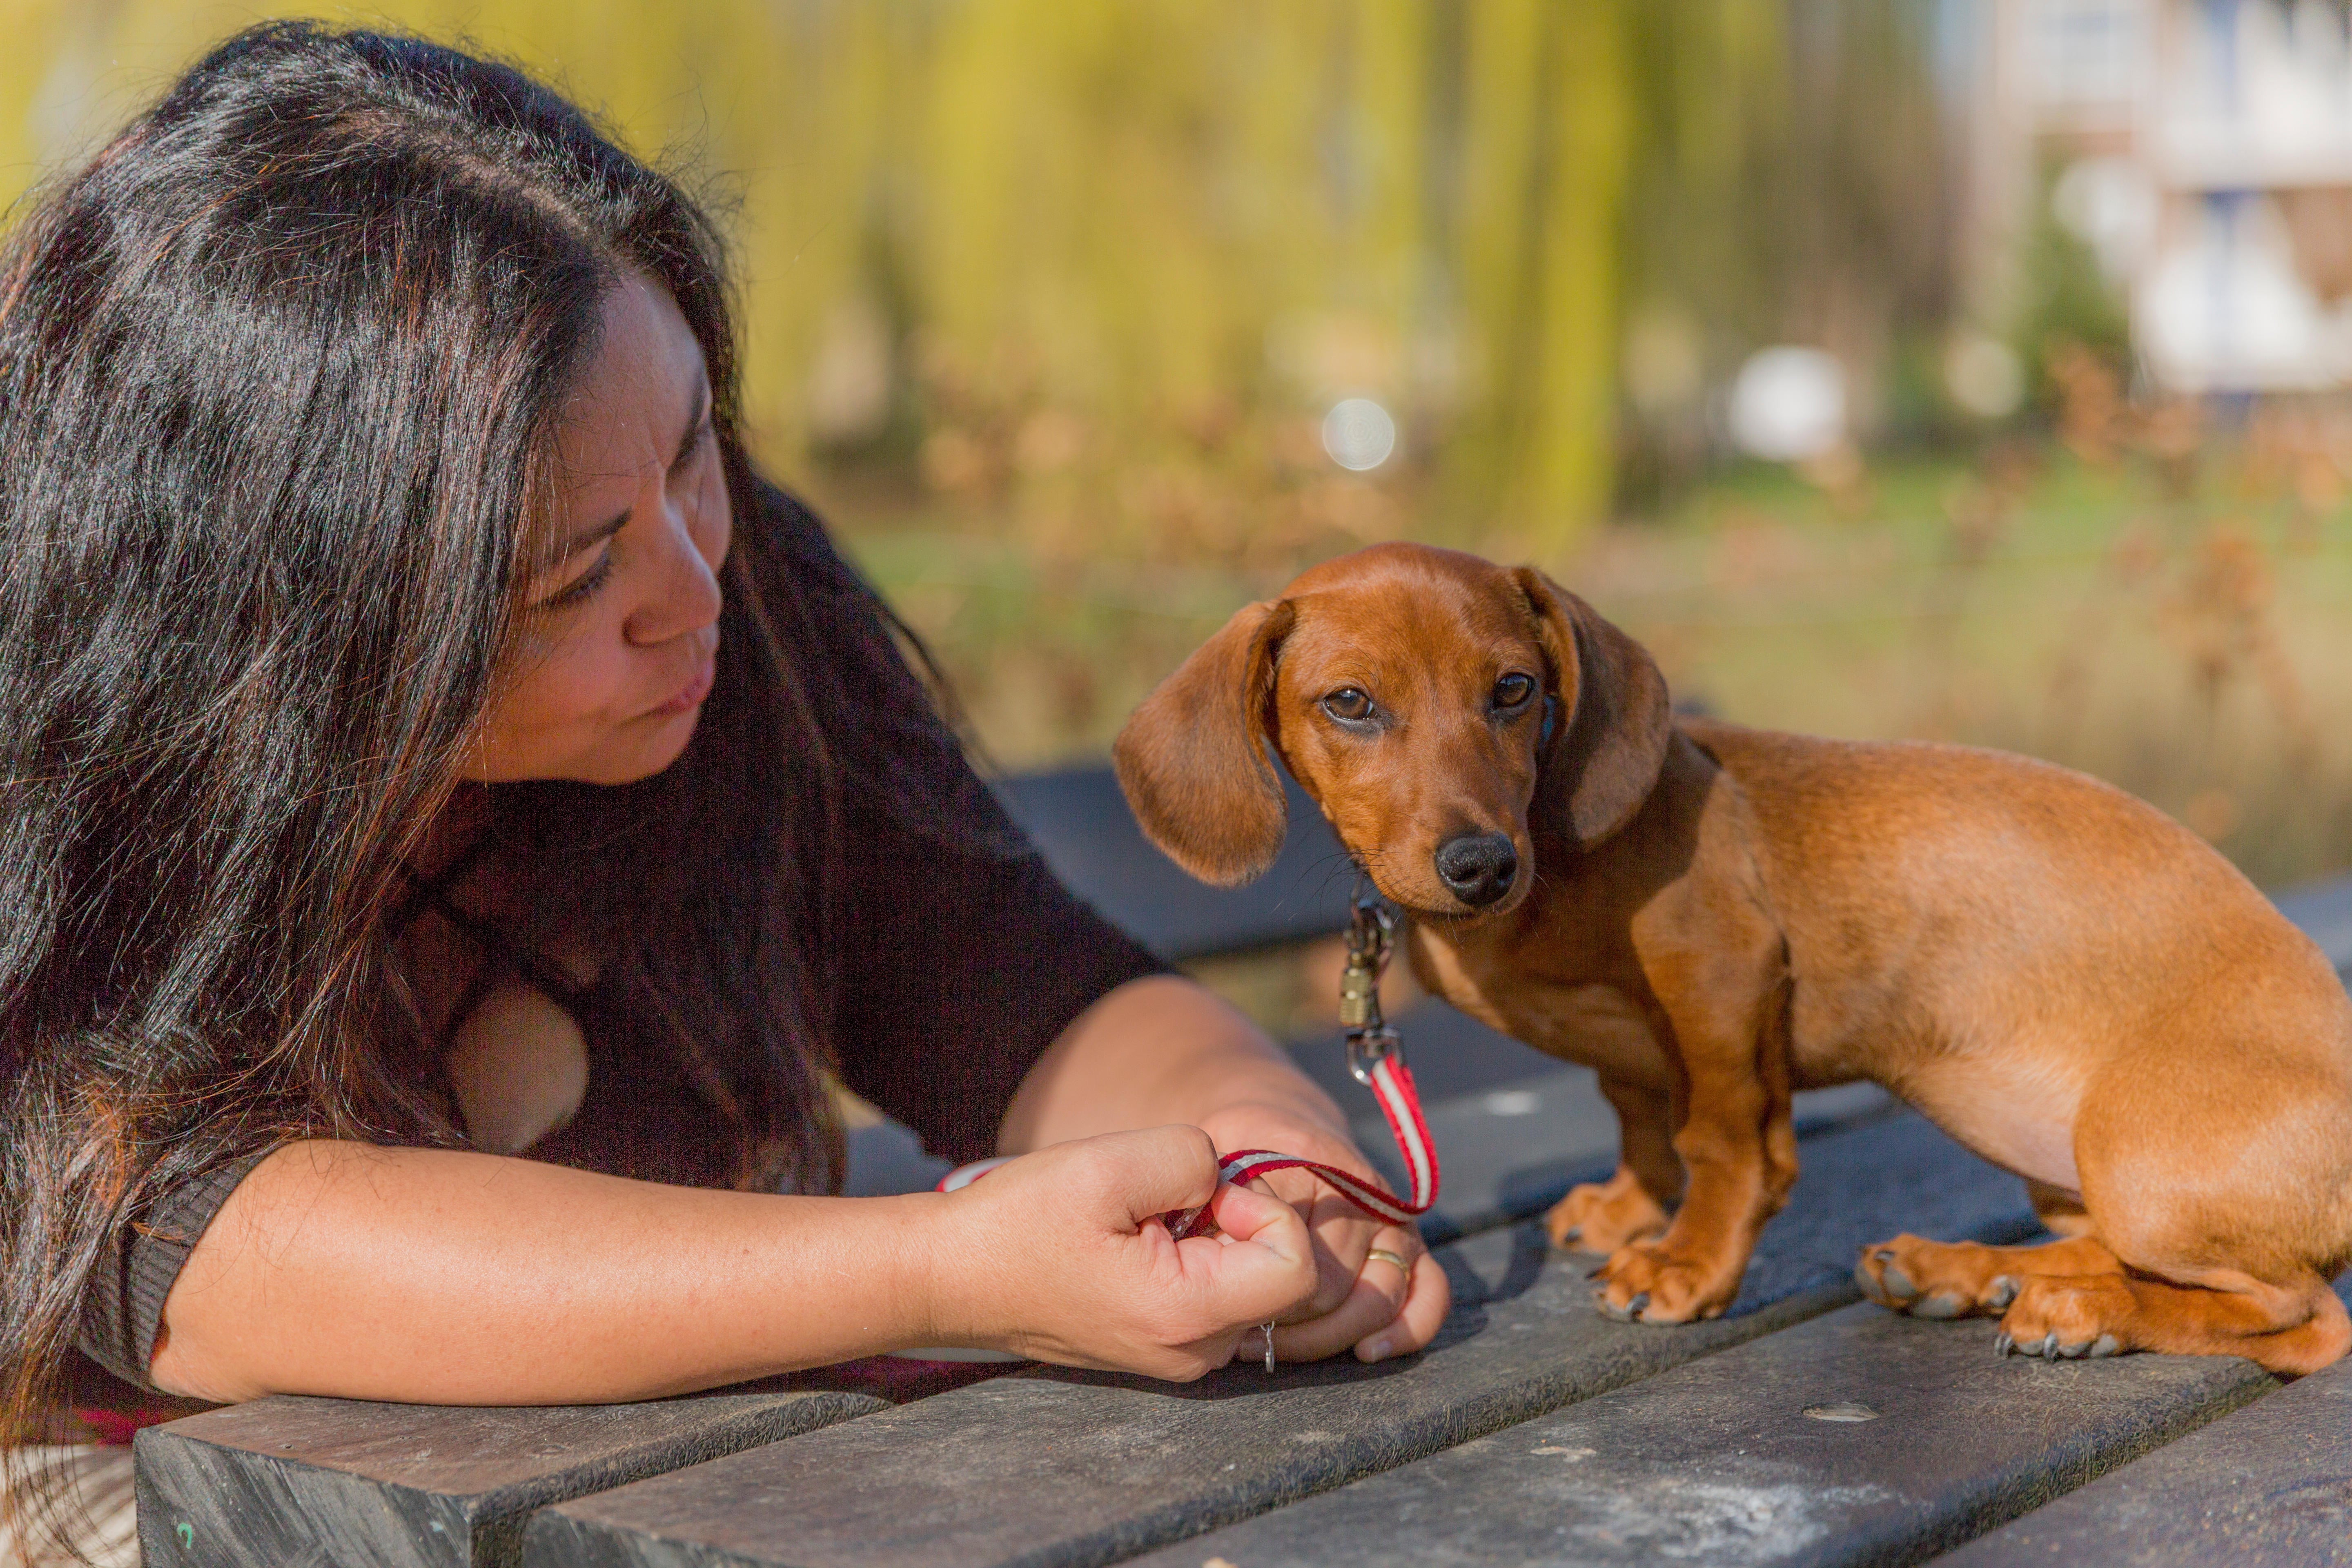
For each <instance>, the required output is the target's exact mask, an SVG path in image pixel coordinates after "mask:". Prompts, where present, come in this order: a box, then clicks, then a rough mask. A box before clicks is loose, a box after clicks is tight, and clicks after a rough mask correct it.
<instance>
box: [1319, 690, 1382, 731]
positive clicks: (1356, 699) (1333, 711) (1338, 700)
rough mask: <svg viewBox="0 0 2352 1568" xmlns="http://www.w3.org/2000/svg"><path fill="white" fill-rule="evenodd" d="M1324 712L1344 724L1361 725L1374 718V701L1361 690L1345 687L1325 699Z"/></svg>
mask: <svg viewBox="0 0 2352 1568" xmlns="http://www.w3.org/2000/svg"><path fill="white" fill-rule="evenodd" d="M1323 711H1324V712H1326V713H1328V714H1329V715H1331V717H1332V718H1334V719H1337V720H1339V721H1341V722H1342V723H1348V724H1357V723H1361V722H1362V721H1364V720H1367V719H1369V718H1370V717H1371V716H1372V700H1371V699H1370V697H1368V696H1366V695H1365V694H1364V693H1363V691H1362V690H1361V689H1359V688H1356V687H1353V686H1343V687H1341V688H1339V690H1337V691H1334V692H1333V693H1331V695H1330V696H1328V697H1326V698H1325V699H1323Z"/></svg>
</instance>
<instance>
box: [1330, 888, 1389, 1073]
mask: <svg viewBox="0 0 2352 1568" xmlns="http://www.w3.org/2000/svg"><path fill="white" fill-rule="evenodd" d="M1395 946H1396V911H1395V910H1391V909H1390V908H1389V906H1388V904H1387V902H1386V901H1385V900H1382V899H1381V897H1380V895H1379V894H1377V893H1370V892H1368V891H1367V889H1366V887H1365V885H1364V883H1363V882H1362V881H1359V882H1358V884H1357V888H1356V897H1355V910H1354V912H1353V914H1352V915H1351V916H1350V917H1349V921H1348V962H1347V964H1346V966H1345V967H1344V968H1342V969H1341V970H1340V971H1339V1026H1340V1027H1342V1028H1344V1029H1345V1030H1347V1032H1348V1072H1349V1076H1350V1077H1352V1078H1353V1079H1355V1080H1356V1081H1357V1082H1358V1083H1360V1084H1362V1085H1364V1086H1365V1087H1367V1088H1370V1086H1371V1081H1372V1069H1373V1068H1376V1067H1378V1066H1380V1065H1381V1062H1383V1061H1386V1060H1387V1059H1388V1058H1391V1057H1393V1056H1396V1055H1397V1054H1398V1053H1399V1052H1400V1051H1402V1049H1403V1047H1402V1045H1401V1044H1400V1043H1399V1042H1398V1039H1397V1033H1396V1031H1395V1030H1394V1029H1391V1028H1390V1027H1389V1026H1388V1020H1387V1019H1386V1018H1383V1017H1382V1016H1381V975H1382V974H1383V973H1387V970H1388V966H1389V956H1390V954H1391V952H1392V951H1393V950H1394V948H1395Z"/></svg>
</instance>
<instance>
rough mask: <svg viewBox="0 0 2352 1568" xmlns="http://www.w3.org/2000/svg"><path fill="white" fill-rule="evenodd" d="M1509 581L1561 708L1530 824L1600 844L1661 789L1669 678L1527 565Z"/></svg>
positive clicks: (1636, 646) (1669, 723) (1670, 717)
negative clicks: (1530, 614)
mask: <svg viewBox="0 0 2352 1568" xmlns="http://www.w3.org/2000/svg"><path fill="white" fill-rule="evenodd" d="M1511 575H1512V577H1513V579H1514V580H1516V581H1517V584H1518V585H1519V592H1521V593H1522V594H1524V595H1527V600H1528V608H1529V609H1531V610H1533V611H1534V612H1535V616H1536V624H1537V625H1538V626H1540V627H1541V628H1542V631H1543V643H1544V654H1545V657H1546V658H1549V660H1550V662H1551V667H1552V668H1551V679H1552V683H1553V685H1552V693H1553V696H1554V699H1555V700H1557V701H1558V703H1559V709H1558V710H1557V711H1556V712H1555V713H1553V714H1552V715H1551V719H1550V731H1551V732H1550V738H1549V740H1548V741H1547V742H1545V743H1544V752H1543V755H1542V756H1541V757H1540V758H1538V768H1539V772H1538V776H1537V779H1536V798H1535V803H1534V805H1531V806H1530V807H1529V808H1528V826H1530V827H1531V828H1533V829H1535V830H1537V831H1538V832H1545V831H1548V832H1549V833H1551V834H1553V835H1556V836H1557V837H1561V838H1565V839H1567V840H1568V841H1569V842H1570V843H1571V844H1574V845H1576V846H1578V847H1587V846H1590V845H1593V844H1598V843H1600V842H1601V840H1602V839H1604V838H1606V837H1609V836H1610V835H1611V834H1612V833H1614V832H1616V831H1617V830H1618V829H1619V828H1621V827H1622V826H1625V824H1626V822H1627V821H1628V820H1629V819H1631V818H1632V816H1633V813H1634V811H1635V810H1636V809H1637V808H1639V807H1640V805H1641V804H1642V802H1643V800H1645V799H1647V798H1648V797H1649V794H1650V791H1651V789H1652V788H1653V787H1654V785H1655V784H1657V782H1658V770H1659V769H1660V768H1661V767H1663V766H1664V763H1665V759H1666V742H1668V741H1669V740H1670V739H1672V737H1673V734H1674V722H1675V719H1674V710H1673V707H1672V706H1671V704H1670V703H1669V702H1668V701H1667V699H1666V678H1665V677H1664V675H1662V674H1660V673H1659V670H1658V666H1657V664H1656V661H1654V659H1652V658H1650V656H1649V654H1648V652H1647V651H1645V650H1644V649H1643V647H1642V645H1641V644H1640V643H1637V642H1635V641H1634V640H1633V638H1632V637H1627V636H1626V635H1625V634H1624V633H1623V632H1621V631H1619V630H1618V629H1617V628H1616V627H1615V626H1611V625H1610V624H1609V623H1608V622H1607V621H1604V620H1602V619H1601V616H1600V614H1599V612H1597V611H1595V610H1594V609H1593V607H1592V606H1591V605H1588V604H1586V603H1585V602H1584V601H1583V600H1581V599H1580V598H1578V597H1577V596H1576V595H1573V594H1571V593H1570V592H1569V591H1568V590H1567V589H1565V588H1563V587H1561V586H1560V585H1559V584H1557V583H1554V582H1553V581H1552V580H1551V579H1550V578H1549V577H1546V576H1545V575H1544V574H1542V573H1540V572H1538V571H1537V570H1536V569H1535V568H1534V567H1532V566H1522V567H1520V568H1519V569H1518V570H1517V571H1516V572H1514V573H1512V574H1511ZM1571 703H1572V704H1573V705H1574V706H1573V707H1571V706H1570V704H1571Z"/></svg>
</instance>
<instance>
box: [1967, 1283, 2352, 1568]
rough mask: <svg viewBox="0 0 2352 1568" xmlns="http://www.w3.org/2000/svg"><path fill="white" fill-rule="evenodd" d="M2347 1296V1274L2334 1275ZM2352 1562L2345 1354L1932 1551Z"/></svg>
mask: <svg viewBox="0 0 2352 1568" xmlns="http://www.w3.org/2000/svg"><path fill="white" fill-rule="evenodd" d="M2336 1294H2337V1295H2339V1296H2343V1297H2345V1298H2346V1299H2347V1300H2352V1275H2347V1276H2346V1277H2345V1278H2344V1279H2339V1280H2337V1281H2336ZM1946 1564H1948V1565H1949V1568H2052V1565H2053V1564H2054V1565H2060V1568H2093V1565H2097V1568H2347V1565H2352V1361H2341V1362H2337V1363H2336V1364H2335V1365H2334V1366H2331V1367H2329V1368H2327V1369H2326V1371H2325V1372H2320V1373H2314V1374H2313V1375H2312V1376H2309V1377H2305V1378H2301V1379H2298V1380H2297V1381H2295V1382H2294V1383H2292V1384H2288V1385H2287V1386H2286V1387H2285V1388H2284V1389H2282V1390H2280V1391H2279V1392H2278V1393H2276V1394H2272V1395H2271V1396H2270V1397H2268V1398H2267V1399H2264V1400H2263V1402H2262V1403H2261V1404H2259V1405H2254V1406H2252V1408H2251V1409H2246V1410H2241V1411H2238V1412H2236V1413H2235V1414H2232V1415H2225V1416H2223V1417H2222V1418H2221V1420H2219V1421H2216V1422H2214V1423H2213V1424H2212V1425H2211V1426H2208V1427H2206V1428H2204V1429H2203V1430H2202V1431H2200V1432H2196V1433H2193V1434H2191V1435H2190V1436H2186V1437H2183V1438H2182V1439H2180V1441H2179V1442H2177V1443H2174V1444H2172V1445H2170V1446H2169V1447H2163V1448H2159V1449H2158V1450H2157V1451H2156V1452H2155V1453H2153V1454H2150V1455H2148V1456H2147V1458H2144V1459H2139V1460H2137V1461H2135V1462H2134V1463H2132V1464H2128V1465H2126V1466H2124V1467H2123V1468H2120V1469H2118V1470H2116V1471H2115V1472H2113V1473H2112V1474H2110V1475H2106V1476H2104V1477H2102V1478H2100V1479H2098V1480H2095V1481H2094V1482H2092V1483H2091V1484H2090V1485H2089V1486H2086V1487H2084V1489H2082V1490H2080V1491H2078V1492H2074V1493H2072V1494H2071V1495H2069V1496H2066V1497H2063V1498H2061V1499H2059V1500H2057V1501H2055V1502H2053V1503H2052V1504H2050V1505H2049V1506H2048V1507H2047V1508H2044V1509H2042V1510H2038V1511H2036V1512H2033V1513H2030V1514H2027V1515H2026V1516H2025V1517H2024V1518H2022V1519H2021V1520H2019V1521H2016V1522H2015V1523H2013V1524H2011V1525H2008V1526H2006V1527H2005V1528H2003V1529H2000V1530H1997V1531H1993V1532H1992V1533H1991V1534H1990V1535H1988V1536H1986V1537H1984V1538H1983V1539H1982V1540H1979V1541H1977V1542H1973V1543H1971V1544H1970V1545H1968V1546H1964V1547H1962V1548H1961V1549H1960V1550H1959V1551H1958V1552H1954V1553H1952V1554H1951V1555H1950V1556H1948V1557H1944V1558H1941V1559H1938V1562H1937V1568H1944V1565H1946Z"/></svg>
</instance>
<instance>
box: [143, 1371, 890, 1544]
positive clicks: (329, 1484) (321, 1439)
mask: <svg viewBox="0 0 2352 1568" xmlns="http://www.w3.org/2000/svg"><path fill="white" fill-rule="evenodd" d="M887 1408H888V1405H887V1402H886V1401H883V1400H881V1399H877V1398H875V1397H873V1396H871V1395H869V1394H846V1393H837V1392H824V1393H805V1392H789V1393H749V1394H747V1393H721V1394H696V1395H690V1396H688V1397H686V1398H682V1399H665V1400H656V1401H651V1402H648V1403H645V1404H639V1405H577V1406H566V1405H559V1406H551V1407H546V1408H532V1409H519V1410H501V1409H464V1408H452V1407H442V1406H436V1405H377V1404H371V1403H367V1402H363V1401H358V1400H342V1399H305V1398H275V1399H262V1400H256V1401H254V1402H253V1403H252V1404H249V1405H228V1406H225V1407H224V1408H222V1409H219V1410H212V1411H207V1412H205V1414H203V1415H192V1416H188V1417H186V1418H185V1419H184V1420H179V1421H174V1422H171V1423H169V1424H168V1425H165V1426H152V1427H149V1428H148V1429H147V1430H146V1431H143V1432H142V1433H140V1434H139V1437H138V1442H137V1445H136V1453H137V1459H138V1475H139V1533H140V1549H141V1551H142V1553H143V1554H144V1557H145V1561H146V1563H147V1565H148V1568H257V1565H258V1564H269V1565H271V1568H451V1565H455V1564H476V1565H481V1568H506V1565H510V1564H513V1563H518V1562H520V1550H521V1531H522V1524H523V1521H524V1520H525V1519H526V1517H527V1516H528V1515H529V1514H530V1511H531V1510H534V1509H537V1508H540V1507H542V1506H544V1505H545V1504H548V1503H551V1502H559V1501H562V1500H564V1499H566V1498H573V1497H578V1496H581V1495H582V1494H583V1493H586V1492H592V1491H597V1490H601V1489H604V1488H607V1487H614V1486H619V1485H621V1484H623V1483H624V1482H626V1481H631V1480H635V1479H638V1478H640V1477H644V1476H652V1475H659V1474H662V1473H663V1472H665V1471H668V1470H675V1469H677V1468H681V1467H683V1466H688V1465H692V1464H696V1463H698V1462H700V1461H703V1460H707V1459H712V1458H718V1457H719V1456H720V1455H723V1454H731V1453H734V1452H736V1451H737V1450H739V1449H742V1448H748V1447H754V1446H756V1445H759V1444H763V1443H772V1442H775V1441H777V1440H778V1439H780V1438H783V1437H789V1436H794V1435H795V1434H798V1433H802V1432H808V1431H812V1430H814V1429H815V1428H817V1427H820V1426H829V1425H831V1424H832V1423H834V1422H836V1421H842V1420H845V1419H847V1418H848V1417H850V1416H853V1415H864V1414H866V1413H867V1412H869V1411H874V1410H881V1409H887Z"/></svg>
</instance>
